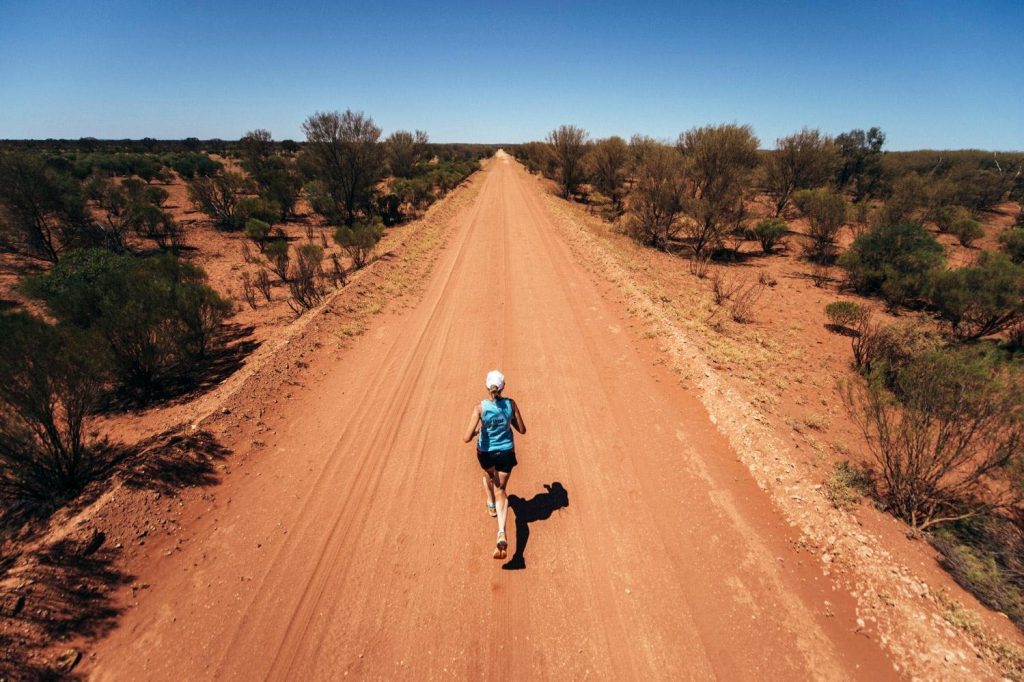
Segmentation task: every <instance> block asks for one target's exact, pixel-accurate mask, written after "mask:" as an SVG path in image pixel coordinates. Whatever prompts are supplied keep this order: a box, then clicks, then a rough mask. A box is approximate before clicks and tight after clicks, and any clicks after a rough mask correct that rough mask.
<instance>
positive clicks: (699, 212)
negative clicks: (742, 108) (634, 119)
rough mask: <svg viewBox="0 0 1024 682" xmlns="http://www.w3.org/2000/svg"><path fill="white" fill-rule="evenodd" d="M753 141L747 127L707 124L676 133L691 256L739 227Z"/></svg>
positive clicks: (752, 160)
mask: <svg viewBox="0 0 1024 682" xmlns="http://www.w3.org/2000/svg"><path fill="white" fill-rule="evenodd" d="M757 146H758V139H757V138H756V137H754V133H753V130H752V129H751V128H750V126H738V125H733V124H726V125H719V126H706V127H703V128H693V129H691V130H688V131H686V132H685V133H682V134H680V136H679V140H678V142H677V147H678V149H679V151H680V152H681V153H682V155H683V176H684V178H685V179H686V181H687V195H686V197H685V209H686V213H687V214H688V216H689V218H690V219H691V220H690V221H689V222H688V223H687V225H686V232H687V236H688V237H689V238H690V245H691V247H692V248H693V251H694V255H695V257H697V258H701V257H702V256H703V255H704V254H705V252H706V251H712V252H713V251H714V250H716V249H719V248H721V246H722V240H723V238H724V236H725V235H726V234H728V233H730V232H732V231H734V230H739V229H741V228H742V222H743V218H744V217H745V216H746V209H745V207H744V199H745V198H746V196H747V194H748V192H749V190H750V176H751V172H752V171H753V169H754V168H755V167H756V166H757V163H758V160H759V158H758V154H757Z"/></svg>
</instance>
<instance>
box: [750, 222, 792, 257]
mask: <svg viewBox="0 0 1024 682" xmlns="http://www.w3.org/2000/svg"><path fill="white" fill-rule="evenodd" d="M751 233H752V234H753V236H754V239H756V240H757V241H758V242H760V244H761V250H762V251H764V252H765V253H771V252H772V250H773V249H774V248H775V246H776V245H778V244H781V243H782V240H783V239H784V238H785V236H786V235H787V234H789V225H787V224H786V221H785V220H782V219H781V218H765V219H764V220H762V221H760V222H758V223H757V225H755V226H754V229H753V230H751Z"/></svg>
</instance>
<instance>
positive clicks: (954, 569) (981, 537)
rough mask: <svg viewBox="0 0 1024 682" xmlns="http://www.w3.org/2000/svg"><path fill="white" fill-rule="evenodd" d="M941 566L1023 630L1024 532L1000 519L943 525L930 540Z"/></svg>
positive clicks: (971, 520)
mask: <svg viewBox="0 0 1024 682" xmlns="http://www.w3.org/2000/svg"><path fill="white" fill-rule="evenodd" d="M929 540H930V542H931V544H932V546H934V547H935V549H937V550H938V551H939V552H940V553H941V554H942V565H943V567H944V568H945V569H946V570H947V571H949V572H950V574H951V575H952V576H953V577H954V578H955V579H956V581H957V582H958V583H960V584H961V585H962V586H963V587H964V588H965V589H967V590H969V591H970V592H971V593H972V594H974V595H975V596H976V597H977V598H978V599H979V600H980V601H981V602H982V603H984V604H986V605H987V606H989V607H990V608H992V609H995V610H997V611H1000V612H1002V613H1004V614H1006V616H1007V617H1008V618H1009V619H1010V620H1012V621H1013V622H1014V623H1016V624H1017V626H1018V627H1024V533H1022V532H1021V530H1020V529H1019V528H1018V527H1017V526H1016V524H1014V522H1013V521H1011V520H1009V519H1004V518H1001V517H999V516H990V517H980V518H974V519H966V520H964V521H960V522H957V523H950V524H946V525H943V526H941V527H940V528H939V529H938V530H936V531H935V532H934V533H933V534H932V535H931V536H930V537H929Z"/></svg>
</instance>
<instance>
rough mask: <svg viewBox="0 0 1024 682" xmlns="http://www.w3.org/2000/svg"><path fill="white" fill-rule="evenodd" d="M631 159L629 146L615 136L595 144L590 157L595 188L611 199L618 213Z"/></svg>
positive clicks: (620, 208)
mask: <svg viewBox="0 0 1024 682" xmlns="http://www.w3.org/2000/svg"><path fill="white" fill-rule="evenodd" d="M629 158H630V154H629V145H627V144H626V141H625V140H623V139H622V138H621V137H618V136H615V135H613V136H612V137H608V138H605V139H603V140H598V141H597V142H595V143H594V145H593V146H592V147H591V148H590V153H589V155H588V161H589V165H590V175H591V177H593V179H594V186H595V187H597V189H598V191H599V192H601V193H602V194H605V195H607V196H608V197H610V198H611V200H612V203H613V204H614V205H615V210H616V211H621V210H622V194H623V189H624V187H623V185H624V184H625V182H626V169H627V167H628V165H629Z"/></svg>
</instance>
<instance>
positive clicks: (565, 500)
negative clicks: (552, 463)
mask: <svg viewBox="0 0 1024 682" xmlns="http://www.w3.org/2000/svg"><path fill="white" fill-rule="evenodd" d="M544 488H545V490H547V492H544V493H540V494H538V495H534V496H533V497H531V498H530V499H528V500H524V499H523V498H521V497H519V496H518V495H509V496H508V504H509V506H510V507H511V508H512V511H513V512H515V515H516V552H515V554H513V555H512V558H511V559H509V560H508V561H507V562H506V563H505V564H504V565H502V568H503V569H505V570H506V571H521V570H523V569H524V568H526V556H525V554H526V545H527V543H528V542H529V541H530V524H531V523H533V522H535V521H544V520H546V519H549V518H551V514H552V512H555V511H557V510H559V509H562V508H564V507H568V506H569V492H568V491H567V490H566V489H565V487H564V486H563V485H562V484H561V483H559V482H558V481H555V482H554V483H552V484H551V485H548V484H546V483H545V484H544Z"/></svg>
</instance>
